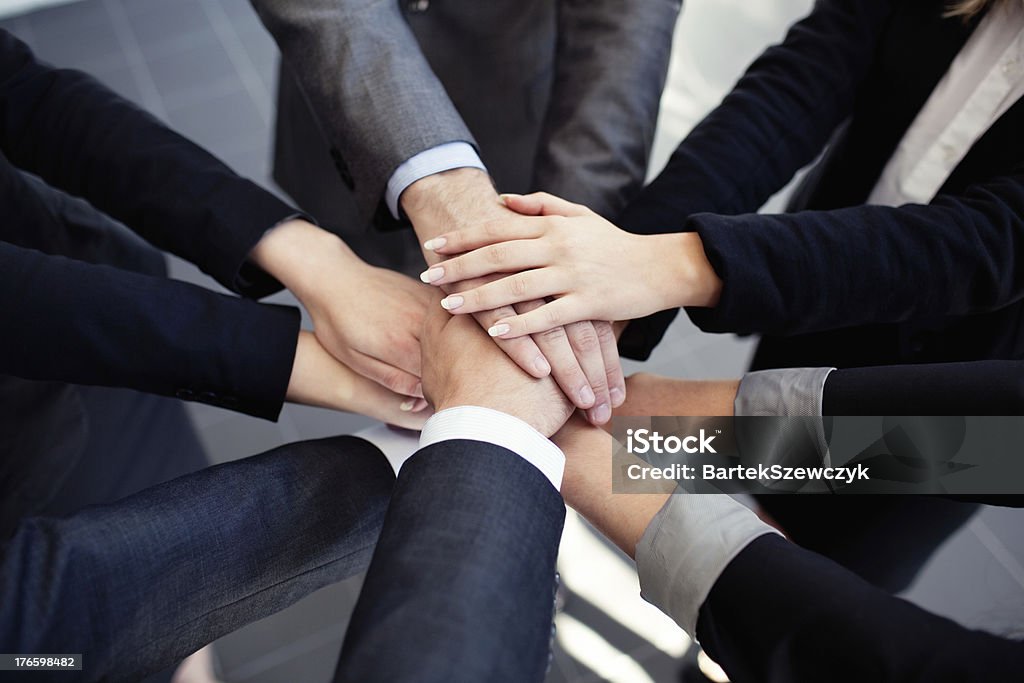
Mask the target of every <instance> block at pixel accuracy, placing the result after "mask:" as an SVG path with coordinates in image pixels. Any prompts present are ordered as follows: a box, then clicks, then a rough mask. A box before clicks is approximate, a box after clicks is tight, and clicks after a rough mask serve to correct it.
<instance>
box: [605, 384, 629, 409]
mask: <svg viewBox="0 0 1024 683" xmlns="http://www.w3.org/2000/svg"><path fill="white" fill-rule="evenodd" d="M608 395H609V397H611V399H612V406H613V407H615V408H618V407H619V406H621V405H622V404H623V402H625V400H626V392H624V391H623V390H622V389H619V388H618V387H612V388H611V389H609V390H608Z"/></svg>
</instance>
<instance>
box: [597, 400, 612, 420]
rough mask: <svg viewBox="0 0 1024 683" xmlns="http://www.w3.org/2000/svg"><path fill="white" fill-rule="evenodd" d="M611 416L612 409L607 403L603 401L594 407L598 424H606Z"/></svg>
mask: <svg viewBox="0 0 1024 683" xmlns="http://www.w3.org/2000/svg"><path fill="white" fill-rule="evenodd" d="M611 416H612V409H611V408H609V407H608V404H607V403H602V404H601V405H599V406H598V407H596V408H594V422H597V423H598V424H604V423H605V422H607V421H608V418H610V417H611Z"/></svg>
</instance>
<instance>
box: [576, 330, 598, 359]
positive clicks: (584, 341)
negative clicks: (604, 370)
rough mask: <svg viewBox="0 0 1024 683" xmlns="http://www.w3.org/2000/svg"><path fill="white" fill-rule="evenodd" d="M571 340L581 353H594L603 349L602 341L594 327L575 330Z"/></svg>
mask: <svg viewBox="0 0 1024 683" xmlns="http://www.w3.org/2000/svg"><path fill="white" fill-rule="evenodd" d="M570 338H571V340H572V346H573V348H574V349H576V350H577V351H579V352H580V353H593V352H595V351H598V350H599V349H600V348H601V340H600V339H599V338H598V336H597V332H596V331H595V330H594V327H593V325H588V326H586V327H581V328H579V329H577V330H575V331H574V332H573V334H572V336H571V337H570Z"/></svg>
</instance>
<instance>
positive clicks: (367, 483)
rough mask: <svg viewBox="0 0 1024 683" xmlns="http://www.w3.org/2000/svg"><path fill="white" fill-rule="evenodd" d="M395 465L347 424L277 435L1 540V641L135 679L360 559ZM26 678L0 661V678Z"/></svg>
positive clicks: (92, 678) (35, 521) (377, 524)
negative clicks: (326, 433) (239, 455)
mask: <svg viewBox="0 0 1024 683" xmlns="http://www.w3.org/2000/svg"><path fill="white" fill-rule="evenodd" d="M394 482H395V475H394V471H393V470H392V469H391V466H390V465H389V464H388V461H387V459H386V458H385V457H384V455H383V454H382V453H381V452H380V451H379V450H378V449H377V448H375V447H374V446H372V445H371V444H369V443H367V442H366V441H363V440H361V439H357V438H354V437H351V436H341V437H334V438H330V439H320V440H317V441H305V442H301V443H293V444H288V445H285V446H281V447H280V448H277V449H275V450H273V451H270V452H268V453H264V454H262V455H254V456H252V457H250V458H246V459H244V460H238V461H234V462H229V463H225V464H222V465H217V466H214V467H208V468H205V469H203V470H201V471H198V472H195V473H192V474H189V475H186V476H183V477H179V478H178V479H174V480H173V481H170V482H167V483H164V484H161V485H159V486H154V487H151V488H148V489H146V490H144V491H141V492H139V493H137V494H134V495H132V496H129V497H127V498H124V499H122V500H119V501H117V502H115V503H111V504H107V505H95V506H90V507H87V508H85V509H83V510H80V511H79V512H77V513H75V514H73V515H71V516H68V517H62V518H56V517H32V518H28V519H25V520H23V521H22V522H21V524H20V525H19V526H18V528H17V530H16V531H15V532H14V534H13V536H12V537H11V538H10V539H7V538H4V539H0V597H2V599H0V642H2V643H3V644H4V646H5V647H6V648H10V649H11V650H12V651H14V652H77V653H81V654H82V655H83V659H84V666H83V670H82V671H81V672H79V673H78V675H71V676H69V675H68V672H66V671H63V672H60V673H56V674H50V675H47V674H39V675H38V676H35V677H31V678H34V679H35V680H38V681H57V682H60V681H67V680H74V681H78V682H79V683H96V682H99V681H113V680H117V681H125V680H132V681H138V680H142V679H144V678H146V676H147V675H149V674H152V673H154V672H156V671H160V670H162V669H165V668H167V667H170V666H174V665H175V664H176V663H177V662H180V661H181V660H182V659H183V658H184V657H187V656H188V655H190V654H191V653H193V652H195V651H196V650H197V649H199V648H200V647H203V646H204V645H206V644H208V643H211V642H213V641H214V640H216V639H217V638H219V637H220V636H222V635H225V634H227V633H230V632H231V631H234V630H236V629H238V628H241V627H242V626H245V625H246V624H249V623H251V622H253V621H254V620H256V619H260V618H262V617H265V616H269V615H271V614H273V613H275V612H277V611H279V610H282V609H284V608H285V607H287V606H288V605H290V604H292V603H294V602H295V601H296V600H298V599H300V598H302V597H304V596H306V595H308V594H310V593H312V592H313V591H315V590H317V589H319V588H322V587H324V586H327V585H330V584H333V583H336V582H338V581H341V580H343V579H346V578H348V577H350V576H354V575H357V574H359V573H361V572H363V571H365V570H366V566H367V565H368V564H369V562H370V557H371V555H372V554H373V548H374V544H375V543H376V540H377V536H378V534H379V533H380V528H381V524H382V522H383V521H384V513H385V510H386V509H387V505H388V498H389V495H390V493H391V489H392V487H393V486H394ZM10 680H15V681H24V680H25V676H24V675H23V674H14V673H12V672H2V673H0V681H10Z"/></svg>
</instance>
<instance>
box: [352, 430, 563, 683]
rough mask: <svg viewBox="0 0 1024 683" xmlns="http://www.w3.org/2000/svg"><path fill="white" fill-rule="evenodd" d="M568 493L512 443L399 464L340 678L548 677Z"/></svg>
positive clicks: (456, 443)
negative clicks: (514, 450)
mask: <svg viewBox="0 0 1024 683" xmlns="http://www.w3.org/2000/svg"><path fill="white" fill-rule="evenodd" d="M564 519H565V506H564V504H563V503H562V497H561V496H560V495H559V494H558V492H557V491H555V489H554V487H552V486H551V484H550V482H548V480H547V479H545V478H544V476H543V475H542V474H541V473H540V472H539V471H538V470H537V469H536V468H534V467H533V466H532V465H530V464H529V463H528V462H526V461H525V460H524V459H523V458H521V457H519V456H518V455H516V454H515V453H512V452H511V451H508V450H505V449H503V448H500V447H498V446H493V445H491V444H484V443H480V442H477V441H460V440H453V441H446V442H442V443H438V444H435V445H433V446H429V447H427V448H425V449H423V450H421V451H420V452H418V453H417V454H416V455H414V456H413V458H412V459H411V460H409V461H408V462H406V463H405V465H403V466H402V470H401V472H400V473H399V476H398V482H397V485H396V487H395V490H394V493H393V494H392V499H391V505H390V506H389V507H388V513H387V516H386V517H385V519H384V528H383V530H382V531H381V536H380V539H379V541H378V542H377V550H376V552H375V553H374V556H373V560H372V561H371V562H370V569H369V571H368V573H367V577H366V583H364V584H363V590H362V593H361V594H360V596H359V601H358V602H357V603H356V608H355V612H354V613H353V615H352V621H351V622H350V623H349V627H348V632H347V634H346V636H345V643H344V645H343V646H342V652H341V660H340V662H339V664H338V669H337V672H336V675H335V680H336V681H360V682H364V681H388V683H401V682H402V681H410V682H413V681H414V682H415V683H459V682H462V681H465V682H466V683H477V682H478V681H491V682H494V683H501V682H504V681H507V682H508V683H529V682H530V681H537V682H538V683H539V682H540V681H542V680H543V679H544V675H545V672H546V670H547V666H548V661H549V659H548V656H549V652H550V642H551V630H552V618H553V610H554V603H553V600H554V588H555V584H554V581H555V558H556V556H557V551H558V542H559V538H560V536H561V530H562V523H563V521H564Z"/></svg>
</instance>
